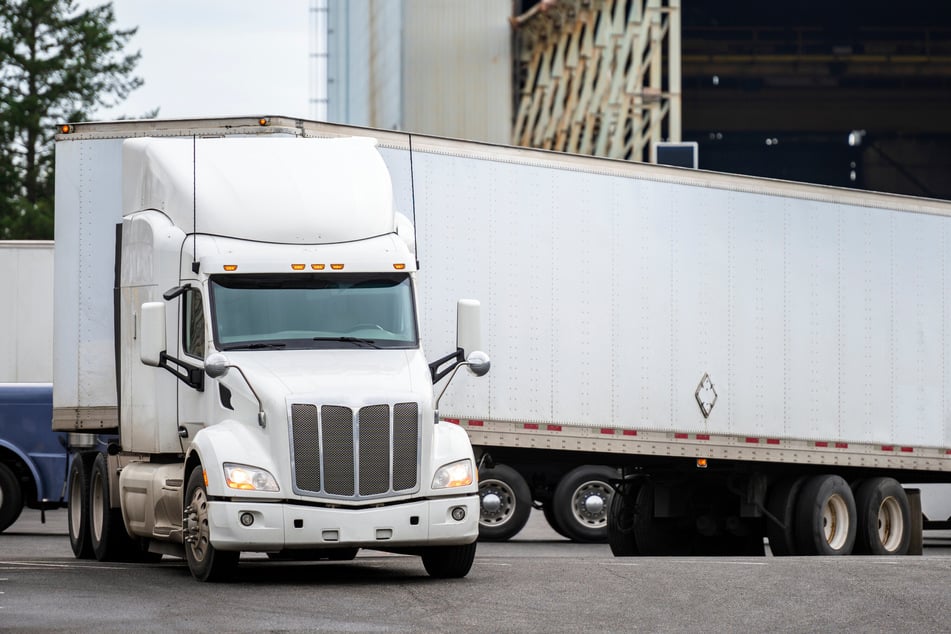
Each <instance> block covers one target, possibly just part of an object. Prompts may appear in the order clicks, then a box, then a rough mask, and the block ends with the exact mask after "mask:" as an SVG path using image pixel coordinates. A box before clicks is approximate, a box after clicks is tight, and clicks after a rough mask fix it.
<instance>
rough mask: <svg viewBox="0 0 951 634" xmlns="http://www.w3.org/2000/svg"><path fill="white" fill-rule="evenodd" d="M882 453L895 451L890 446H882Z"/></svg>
mask: <svg viewBox="0 0 951 634" xmlns="http://www.w3.org/2000/svg"><path fill="white" fill-rule="evenodd" d="M882 451H895V447H894V446H892V445H882Z"/></svg>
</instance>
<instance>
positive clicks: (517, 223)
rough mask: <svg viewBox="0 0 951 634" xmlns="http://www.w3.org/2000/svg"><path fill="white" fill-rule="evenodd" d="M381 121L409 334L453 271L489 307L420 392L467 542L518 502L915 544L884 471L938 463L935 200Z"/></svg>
mask: <svg viewBox="0 0 951 634" xmlns="http://www.w3.org/2000/svg"><path fill="white" fill-rule="evenodd" d="M305 129H306V130H307V131H308V133H313V134H323V133H336V131H333V130H327V128H326V127H323V126H307V125H305ZM311 130H312V132H311ZM377 137H378V138H379V140H380V144H381V147H382V152H383V155H384V157H385V158H386V159H387V162H388V164H389V165H390V171H391V173H392V174H393V175H394V179H395V182H396V191H397V192H398V194H400V196H401V197H399V198H398V200H400V202H401V208H404V209H408V208H410V207H413V205H412V204H411V194H412V192H411V187H410V184H413V185H414V186H415V199H416V200H415V207H414V208H415V219H416V223H417V227H418V231H419V236H418V242H419V244H420V259H421V261H422V262H423V267H424V269H425V270H426V271H427V273H428V277H427V279H426V281H425V283H424V284H425V286H424V289H425V292H426V296H427V297H428V298H429V300H430V302H429V303H427V304H424V310H423V324H424V330H425V331H426V332H427V337H428V338H429V340H430V341H435V342H443V344H442V345H443V346H445V345H448V342H450V341H451V337H452V332H451V330H450V329H449V328H447V327H446V326H445V323H446V322H447V317H448V315H447V314H446V308H445V306H446V305H447V303H448V293H449V292H450V291H451V292H460V293H463V294H465V295H473V296H478V297H480V298H483V299H484V300H485V301H486V307H487V308H486V310H487V320H486V323H487V332H486V334H487V336H486V338H485V340H484V341H485V347H486V349H487V350H488V351H489V352H491V353H492V355H493V359H494V360H495V362H496V365H495V370H494V371H493V374H492V376H491V377H490V378H489V379H488V380H487V381H483V382H469V383H467V384H465V385H462V384H460V385H458V386H453V387H452V388H451V389H450V390H449V391H448V392H447V394H446V396H445V398H444V399H443V402H442V406H441V413H442V415H443V416H446V417H448V418H450V419H452V420H454V421H455V422H457V423H458V424H460V425H461V426H462V427H463V428H464V429H466V431H468V432H469V435H470V438H471V439H472V442H473V445H474V446H475V449H476V453H477V456H480V457H481V458H482V460H483V463H482V467H483V468H482V469H481V471H480V475H481V481H480V488H481V493H482V501H483V508H482V511H483V513H482V520H483V526H482V535H483V537H490V538H500V537H507V536H510V535H512V534H514V533H515V532H517V531H518V529H519V528H521V525H522V524H523V523H524V521H525V519H526V518H527V516H528V511H529V509H530V503H532V502H534V503H535V504H536V505H540V506H542V508H543V509H544V510H545V511H546V515H547V516H548V517H549V519H550V521H551V522H552V525H553V526H554V527H555V528H556V530H559V531H560V532H562V533H564V534H566V535H568V536H570V537H572V538H575V539H597V538H599V537H603V536H604V535H605V533H607V537H608V539H609V541H610V542H611V545H612V547H613V549H614V551H615V552H616V553H618V554H632V553H635V552H643V553H668V552H737V551H739V552H763V537H764V536H768V537H769V541H770V546H771V549H772V551H773V552H774V553H777V554H790V553H799V554H820V553H827V554H830V553H836V554H841V553H848V552H853V551H854V552H876V553H903V552H908V551H909V550H910V551H915V550H916V543H920V542H919V540H920V521H919V517H920V514H919V513H918V511H917V510H916V509H915V505H916V498H915V496H914V495H912V496H911V499H909V496H908V494H907V493H906V491H905V490H903V488H902V486H900V485H899V484H898V483H899V482H901V483H905V484H909V485H913V484H914V483H916V482H929V481H931V482H940V481H947V480H948V479H949V478H951V387H949V379H951V258H949V257H948V255H947V254H948V252H949V246H951V203H948V202H944V201H936V200H924V199H916V198H909V197H903V196H895V195H888V194H879V193H869V192H863V191H853V190H843V189H835V188H829V187H820V186H813V185H806V184H798V183H789V182H779V181H771V180H764V179H757V178H749V177H742V176H732V175H723V174H712V173H705V172H699V171H693V170H684V169H676V168H668V167H660V166H652V165H642V164H632V163H626V162H621V161H614V160H606V159H598V158H590V157H579V156H569V155H562V154H557V153H550V152H543V151H535V150H526V149H521V148H505V147H496V146H489V145H480V144H475V143H467V142H461V141H451V140H445V139H434V138H424V137H418V136H414V137H413V138H412V139H410V138H408V137H407V136H406V135H405V134H397V133H392V134H385V133H379V134H378V135H377ZM410 141H411V142H412V148H413V153H412V169H411V165H410V161H409V146H410ZM434 300H435V301H434ZM492 463H494V466H493V464H492ZM617 470H619V471H617ZM612 481H613V482H612ZM612 484H613V485H614V487H612V486H610V485H612ZM613 488H617V489H618V490H619V491H620V494H619V495H614V496H613V497H612V496H611V491H612V489H613Z"/></svg>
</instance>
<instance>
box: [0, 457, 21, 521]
mask: <svg viewBox="0 0 951 634" xmlns="http://www.w3.org/2000/svg"><path fill="white" fill-rule="evenodd" d="M22 511H23V491H21V490H20V482H19V481H18V480H17V477H16V474H15V473H13V471H12V470H11V469H10V467H8V466H7V465H5V464H0V533H2V532H3V531H5V530H7V528H9V527H10V525H12V524H13V522H15V521H17V518H18V517H20V513H21V512H22Z"/></svg>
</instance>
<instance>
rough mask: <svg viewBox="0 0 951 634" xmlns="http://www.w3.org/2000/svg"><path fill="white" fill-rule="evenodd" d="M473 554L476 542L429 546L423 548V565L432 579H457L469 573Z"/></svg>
mask: <svg viewBox="0 0 951 634" xmlns="http://www.w3.org/2000/svg"><path fill="white" fill-rule="evenodd" d="M475 554H476V542H472V543H471V544H463V545H461V546H430V547H428V548H425V549H423V554H422V558H423V567H424V568H426V572H427V573H429V576H430V577H433V578H434V579H459V578H461V577H465V576H466V575H467V574H469V570H470V569H471V568H472V562H473V561H474V560H475Z"/></svg>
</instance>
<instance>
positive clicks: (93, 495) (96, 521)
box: [89, 453, 134, 561]
mask: <svg viewBox="0 0 951 634" xmlns="http://www.w3.org/2000/svg"><path fill="white" fill-rule="evenodd" d="M109 475H110V474H109V458H108V456H106V454H104V453H100V454H97V455H96V458H95V460H94V461H93V463H92V471H91V473H90V475H89V541H90V543H91V544H92V552H93V555H94V556H95V558H96V560H97V561H122V560H124V559H127V558H130V555H131V554H132V552H133V546H134V543H133V541H132V538H131V537H130V536H129V534H128V533H127V532H126V530H125V523H124V522H123V521H122V509H117V508H116V509H114V508H110V506H109V501H110V499H111V490H110V489H111V487H112V484H111V483H110V481H109Z"/></svg>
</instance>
